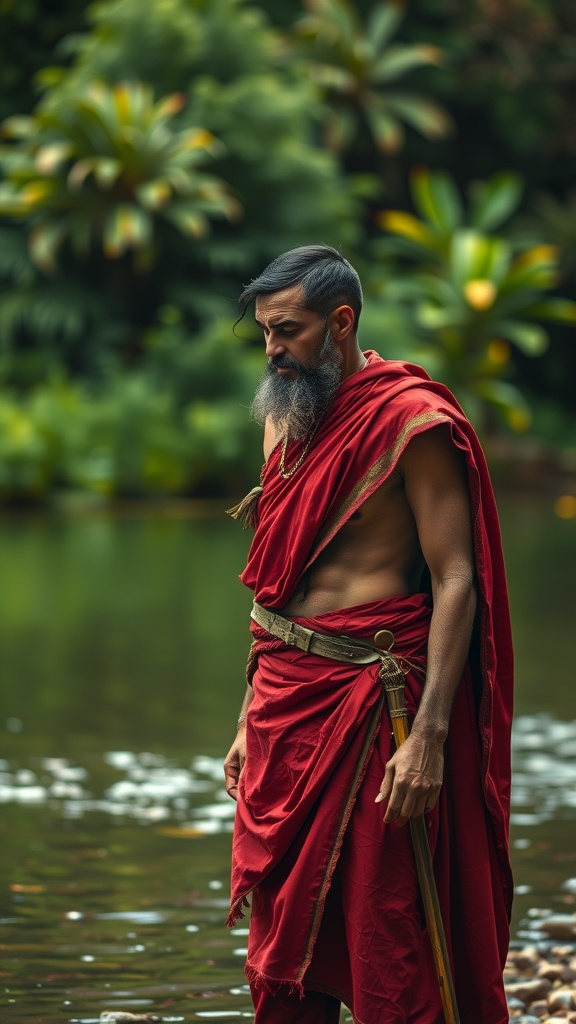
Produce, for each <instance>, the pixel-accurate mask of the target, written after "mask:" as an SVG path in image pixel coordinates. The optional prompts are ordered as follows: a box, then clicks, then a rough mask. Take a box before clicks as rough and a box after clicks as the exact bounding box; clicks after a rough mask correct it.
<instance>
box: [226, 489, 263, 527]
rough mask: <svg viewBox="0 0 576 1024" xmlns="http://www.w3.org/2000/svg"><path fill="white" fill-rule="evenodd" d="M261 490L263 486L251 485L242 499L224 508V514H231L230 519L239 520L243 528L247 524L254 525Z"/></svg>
mask: <svg viewBox="0 0 576 1024" xmlns="http://www.w3.org/2000/svg"><path fill="white" fill-rule="evenodd" d="M262 491H263V488H262V487H261V486H260V485H258V487H253V488H252V490H251V491H250V492H249V493H248V494H247V495H246V497H245V498H242V501H239V502H238V504H237V505H234V506H233V508H227V509H226V514H227V515H229V516H232V519H239V520H240V522H241V523H242V529H243V530H247V529H248V527H249V526H252V527H255V526H256V509H257V507H258V499H259V497H260V495H261V494H262Z"/></svg>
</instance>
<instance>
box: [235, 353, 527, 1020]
mask: <svg viewBox="0 0 576 1024" xmlns="http://www.w3.org/2000/svg"><path fill="white" fill-rule="evenodd" d="M367 356H368V365H367V367H366V368H365V369H364V370H363V371H361V372H359V373H357V374H354V375H353V376H351V377H349V378H347V379H346V380H345V381H344V382H343V383H342V384H341V386H340V388H339V391H338V393H337V395H336V397H335V399H334V402H333V404H332V406H331V407H330V410H329V414H328V415H327V417H326V419H325V420H324V422H323V424H322V426H321V428H320V429H319V431H318V433H317V434H316V436H315V438H314V440H313V442H312V444H311V445H310V448H309V451H308V453H307V455H306V458H305V460H304V462H303V464H302V466H301V467H300V468H299V469H298V472H297V473H296V474H294V476H292V477H290V478H289V479H284V478H283V477H282V476H281V475H280V474H279V472H278V461H279V451H278V449H276V450H275V451H274V452H273V453H272V455H271V456H270V458H269V460H268V463H267V466H266V468H265V472H264V475H263V493H262V495H261V497H260V502H259V508H258V521H257V526H256V532H255V535H254V540H253V543H252V546H251V549H250V554H249V558H248V564H247V567H246V570H245V572H244V573H243V576H242V579H243V581H244V583H245V584H246V585H247V586H249V587H251V588H252V589H253V590H254V592H255V598H256V600H257V601H258V602H259V603H260V604H262V605H264V606H265V607H268V608H275V609H280V608H282V607H283V606H284V605H285V604H286V602H287V600H288V599H289V597H290V596H291V594H292V593H293V591H294V589H295V587H296V585H297V583H298V581H299V579H300V577H301V576H302V573H303V572H304V571H305V570H306V568H308V567H309V566H310V565H311V564H312V563H313V561H314V559H315V558H316V557H317V556H318V554H319V553H320V551H322V550H323V549H324V548H325V546H326V545H327V544H328V543H329V542H330V540H331V539H332V537H334V536H335V534H336V533H337V531H338V530H339V528H340V527H341V526H342V524H343V523H344V522H345V521H346V519H347V518H348V517H349V516H350V515H352V514H353V512H354V511H355V510H356V509H357V508H358V507H359V506H360V505H361V504H362V503H363V502H364V501H365V500H366V499H367V497H369V495H370V494H371V493H373V492H374V490H375V489H376V488H377V487H379V486H380V484H381V483H382V482H383V480H385V479H386V477H387V476H388V475H389V473H390V472H392V470H393V469H394V467H395V465H396V463H397V461H398V459H399V458H400V456H401V454H402V451H403V450H404V448H405V446H406V445H407V444H408V442H409V441H410V438H411V437H413V436H414V435H415V434H417V433H420V432H421V431H422V430H428V429H433V428H434V427H435V426H437V425H439V424H447V425H448V426H449V428H450V431H451V436H452V439H453V442H454V444H455V445H457V446H458V447H459V448H460V449H461V450H462V451H463V453H464V455H465V458H466V462H467V465H468V476H469V485H470V495H471V502H472V512H473V523H474V546H475V558H476V572H477V581H476V582H477V590H478V612H477V629H476V634H475V638H474V640H473V644H472V649H471V658H470V665H469V667H468V668H467V670H466V672H465V676H464V678H463V680H462V683H461V685H460V687H459V690H458V693H457V696H456V699H455V703H454V708H453V713H452V717H451V724H450V732H449V738H448V741H447V744H446V773H445V783H444V786H443V790H442V796H441V800H440V802H439V805H438V809H437V810H435V812H434V813H433V814H432V816H431V817H430V824H429V828H430V837H431V841H432V845H433V847H434V863H435V872H436V876H437V884H438V889H439V895H440V900H441V904H442V908H443V914H444V919H445V923H446V927H447V931H448V941H449V944H450V947H451V949H452V956H453V963H454V972H455V983H456V989H457V997H458V1001H459V1006H460V1013H461V1016H462V1019H463V1021H466V1022H467V1024H480V1022H482V1024H503V1022H504V1021H507V1020H508V1014H507V1011H506V1006H505V1001H504V996H503V990H502V982H501V968H502V965H503V961H504V958H505V954H506V948H507V941H508V916H509V909H510V901H511V880H510V870H509V862H508V847H507V825H508V812H509V787H510V780H509V775H510V765H509V731H510V721H511V679H512V650H511V642H510V628H509V618H508V610H507V600H506V587H505V575H504V565H503V559H502V552H501V546H500V535H499V528H498V519H497V514H496V508H495V503H494V498H493V493H492V488H491V485H490V481H489V477H488V472H487V469H486V465H485V461H484V457H483V454H482V451H481V448H480V446H479V443H478V441H477V439H476V436H475V434H474V432H473V430H472V428H471V426H470V424H469V423H468V421H467V419H466V417H465V416H464V414H463V412H462V410H461V409H460V407H459V406H458V404H457V403H456V401H455V399H454V398H453V396H452V395H451V394H450V392H449V391H448V390H447V389H446V388H445V387H444V386H443V385H440V384H437V383H434V382H432V381H431V380H430V379H429V378H428V377H427V375H426V374H425V372H424V371H423V370H421V369H420V368H419V367H414V366H411V365H410V364H406V363H398V362H390V361H385V360H383V359H381V358H380V357H379V356H378V355H376V354H375V353H367ZM300 450H301V448H300V447H299V446H298V445H291V446H290V448H289V450H288V453H287V460H286V461H287V465H288V466H289V465H290V464H292V463H291V460H296V459H297V458H298V455H299V452H300ZM430 614H431V608H430V598H429V597H428V595H425V594H416V595H412V596H403V597H398V598H391V599H387V600H385V601H381V602H375V603H371V604H367V605H359V606H355V607H353V608H348V609H341V610H339V611H337V612H331V613H329V614H326V615H321V616H319V617H317V618H316V619H302V620H300V619H299V620H297V621H299V622H302V624H303V625H306V626H309V627H310V628H313V629H317V630H319V631H320V632H325V633H333V634H336V635H339V634H342V633H344V634H347V635H349V636H357V637H362V638H368V637H371V636H373V634H374V632H375V631H376V630H377V629H381V628H386V629H390V630H392V632H393V633H394V635H395V638H396V640H395V646H394V653H395V655H396V656H397V657H400V659H401V660H402V663H403V665H404V667H405V669H406V672H407V675H406V687H407V702H408V706H409V709H410V710H411V712H412V713H414V712H415V710H416V708H417V706H418V702H419V698H420V693H421V690H422V685H423V681H424V670H425V652H426V640H427V632H428V623H429V618H430ZM253 632H254V635H255V640H256V643H255V660H254V673H253V678H252V684H253V688H254V698H253V701H252V704H251V706H250V710H249V714H248V720H247V749H248V758H247V762H246V765H245V768H244V771H243V773H242V776H241V780H240V788H239V800H238V809H237V817H236V825H235V835H234V845H233V864H232V910H231V915H230V921H231V922H232V921H234V920H235V919H236V918H237V917H238V916H239V914H240V913H241V910H242V905H243V903H244V902H245V899H246V897H247V896H248V895H250V894H252V921H251V929H250V940H249V956H248V963H247V974H248V977H249V978H250V980H251V981H252V982H253V983H255V984H257V985H261V986H263V987H266V988H268V989H270V990H271V991H274V990H282V989H285V990H286V991H291V990H292V991H302V990H303V988H304V987H306V988H312V989H317V990H319V991H325V992H328V993H329V994H335V995H337V996H338V997H339V998H342V1000H343V1001H344V1002H346V1003H347V1005H349V1006H350V1007H351V1008H352V1009H353V1013H354V1015H355V1017H357V1019H358V1020H362V1021H363V1024H376V1022H377V1021H378V1024H380V1021H381V1020H382V1019H383V1018H384V1019H386V1020H387V1021H389V1022H390V1024H409V1022H412V1021H414V1022H415V1021H416V1020H418V1021H419V1022H420V1024H436V1022H439V1021H441V1020H442V1016H441V1011H440V1010H439V1005H438V1000H437V998H436V995H435V992H436V990H435V987H434V984H433V978H432V972H431V968H430V963H429V943H428V940H427V936H426V932H425V929H424V927H423V923H422V920H421V916H420V912H419V909H418V898H417V887H416V878H415V873H414V864H413V857H412V854H411V850H410V846H409V832H408V830H407V829H405V828H404V829H402V828H398V827H397V826H384V825H383V823H382V811H381V809H379V807H378V805H375V804H374V797H375V795H376V793H377V791H378V788H379V785H380V782H381V779H382V775H383V768H384V765H385V763H386V760H387V759H388V758H389V756H390V753H391V748H390V743H391V739H390V723H389V721H388V717H387V712H386V710H385V707H384V706H383V697H382V688H381V684H380V682H379V680H378V667H377V666H374V665H371V666H367V667H365V668H359V667H357V666H351V665H345V664H341V663H337V662H334V661H331V660H329V659H325V658H320V657H318V656H314V655H310V654H308V653H303V652H299V651H297V650H294V649H293V648H288V647H286V646H285V645H284V644H283V643H282V642H281V641H278V640H275V639H273V638H272V637H270V635H269V634H267V633H266V632H265V631H264V630H262V629H261V628H260V627H258V626H256V625H255V624H254V623H253ZM336 891H338V893H339V896H338V900H337V901H335V899H334V894H335V893H336ZM336 936H338V938H339V940H341V941H338V942H336V941H335V937H336ZM335 949H337V950H338V951H339V953H338V956H335V955H334V950H335ZM335 965H336V967H335ZM419 971H420V984H419V985H418V986H416V987H414V986H412V985H411V980H412V979H413V978H414V977H416V976H417V974H418V972H419ZM423 979H424V980H425V979H428V982H430V979H432V982H430V984H428V982H426V983H424V981H423ZM408 993H411V995H410V997H409V996H408ZM416 993H418V994H416ZM422 993H426V996H425V999H424V1003H422V998H423V996H422ZM419 1000H420V1002H419ZM424 1004H425V1005H424Z"/></svg>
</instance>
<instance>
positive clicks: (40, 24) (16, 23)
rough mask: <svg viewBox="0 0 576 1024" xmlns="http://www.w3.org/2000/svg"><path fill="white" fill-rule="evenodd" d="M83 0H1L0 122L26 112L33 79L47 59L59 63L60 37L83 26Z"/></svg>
mask: <svg viewBox="0 0 576 1024" xmlns="http://www.w3.org/2000/svg"><path fill="white" fill-rule="evenodd" d="M86 6H87V0H58V3H57V4H47V3H46V2H45V0H2V4H1V5H0V24H1V31H0V121H2V120H4V118H5V117H8V116H9V115H10V114H12V113H14V111H15V110H18V111H20V112H26V113H27V112H28V111H30V110H31V109H32V107H33V106H34V103H35V101H36V95H35V90H34V78H35V74H36V72H37V71H38V70H39V69H40V68H42V67H44V65H45V64H46V61H47V60H54V61H58V62H59V63H63V62H64V60H65V58H64V54H63V53H62V52H61V51H60V50H59V44H60V42H61V40H62V39H63V38H65V37H66V36H69V35H70V33H74V32H77V31H79V30H80V29H83V28H84V27H85V10H86Z"/></svg>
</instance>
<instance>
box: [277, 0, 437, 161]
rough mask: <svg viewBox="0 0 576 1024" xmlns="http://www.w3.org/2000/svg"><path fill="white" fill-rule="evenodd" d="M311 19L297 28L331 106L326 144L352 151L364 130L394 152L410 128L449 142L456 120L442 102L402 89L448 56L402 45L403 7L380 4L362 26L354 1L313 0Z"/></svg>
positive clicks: (301, 46) (327, 111) (327, 105)
mask: <svg viewBox="0 0 576 1024" xmlns="http://www.w3.org/2000/svg"><path fill="white" fill-rule="evenodd" d="M306 6H307V7H308V9H309V12H310V13H309V14H307V15H305V16H304V17H303V18H301V19H300V20H299V21H297V22H296V24H295V33H296V38H297V39H298V40H299V50H300V53H301V54H302V56H303V57H304V58H305V60H306V68H307V70H308V72H309V74H310V75H311V77H312V79H313V80H314V81H315V82H316V83H317V84H318V85H319V86H320V88H321V90H322V92H323V95H324V99H325V107H324V122H325V134H326V142H327V145H328V146H329V147H330V148H332V149H334V150H336V151H337V152H339V151H342V150H346V149H349V148H350V147H351V146H352V144H353V143H354V142H355V141H356V139H357V136H358V132H359V131H361V130H362V129H363V128H364V129H367V130H368V132H369V134H370V135H371V137H372V139H373V141H374V143H375V145H376V147H377V149H379V150H381V151H382V152H384V153H395V152H397V151H398V150H399V149H400V148H401V147H402V145H403V142H404V126H405V125H409V126H410V127H411V128H413V129H415V130H416V131H417V132H420V133H421V134H422V135H424V136H425V137H426V138H428V139H438V138H441V137H443V136H444V135H446V134H447V133H448V132H449V131H450V129H451V127H452V121H451V118H450V117H449V115H448V114H447V112H446V111H445V110H443V109H442V108H441V107H440V105H439V104H438V103H435V102H434V101H432V100H430V99H428V98H427V97H425V96H424V95H422V94H421V93H413V92H406V91H403V90H401V89H399V88H398V82H399V81H401V80H402V79H404V78H405V77H406V76H407V75H409V74H410V73H411V72H412V71H414V69H416V68H421V67H426V66H435V65H438V64H439V63H440V62H441V60H442V59H443V53H442V51H441V50H440V49H439V48H438V47H436V46H430V45H428V44H426V43H418V44H405V43H395V42H393V39H394V37H395V35H396V33H397V31H398V29H399V27H400V25H401V22H402V21H403V19H404V15H405V11H404V5H403V4H402V3H390V2H387V3H376V4H374V5H373V6H372V7H371V8H370V10H369V11H368V13H367V15H366V18H365V19H364V20H363V19H362V17H361V16H360V14H359V12H358V9H357V7H356V5H355V4H353V3H351V2H350V0H307V3H306Z"/></svg>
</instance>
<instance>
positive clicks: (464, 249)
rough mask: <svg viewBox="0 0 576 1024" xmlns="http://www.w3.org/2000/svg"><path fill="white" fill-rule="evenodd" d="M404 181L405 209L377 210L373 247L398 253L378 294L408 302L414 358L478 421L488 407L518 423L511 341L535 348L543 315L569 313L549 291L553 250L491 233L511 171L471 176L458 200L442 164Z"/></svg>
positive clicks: (520, 407)
mask: <svg viewBox="0 0 576 1024" xmlns="http://www.w3.org/2000/svg"><path fill="white" fill-rule="evenodd" d="M411 190H412V200H413V204H414V209H415V211H416V213H415V214H412V213H409V212H405V211H403V210H384V211H382V212H381V213H380V215H379V218H378V220H379V225H380V227H381V228H382V229H383V231H385V232H386V235H385V237H384V238H383V239H382V241H381V242H380V244H379V245H377V251H378V252H379V254H380V256H381V257H384V258H386V257H390V256H391V255H394V256H396V257H398V258H399V259H400V264H399V265H398V266H397V267H396V272H395V273H394V274H393V276H391V277H390V278H388V280H387V281H386V283H385V284H384V285H383V286H382V294H383V296H384V297H385V298H386V299H387V300H388V301H393V302H401V303H403V304H406V305H407V306H408V307H409V309H410V314H411V316H412V317H413V320H414V324H415V328H416V332H417V334H418V336H419V338H420V339H421V344H420V346H419V353H418V355H419V357H420V359H422V361H423V362H424V364H425V365H428V366H429V367H430V369H431V371H432V372H433V375H434V376H437V377H439V378H440V379H441V380H442V381H444V382H445V383H447V384H448V386H449V387H451V388H452V389H453V390H454V391H455V393H456V395H457V396H458V397H459V398H460V400H461V401H462V402H463V404H464V405H465V406H466V407H467V409H468V412H469V413H470V415H471V416H472V418H473V419H474V420H475V421H476V422H477V423H478V424H480V425H482V424H483V423H484V424H486V408H487V407H491V408H493V409H496V410H498V412H500V413H501V414H502V415H503V417H504V418H505V419H506V421H507V423H508V424H509V425H510V426H511V427H512V428H513V429H516V430H523V429H526V428H527V427H528V425H529V423H530V412H529V408H528V403H527V401H526V400H525V398H524V396H523V395H522V393H521V391H520V390H519V389H518V388H517V387H516V386H515V384H514V382H513V381H512V379H511V378H512V376H513V358H512V357H513V349H515V348H516V349H518V350H519V351H520V352H521V353H523V354H524V355H525V356H529V357H533V356H538V355H541V354H542V353H543V352H544V351H545V350H546V348H547V346H548V344H549V335H548V331H547V330H546V328H545V327H544V326H543V324H544V323H548V322H552V323H559V324H575V323H576V303H575V302H573V301H571V300H568V299H561V298H558V297H554V296H553V295H551V294H550V293H551V291H552V290H553V289H554V288H555V286H556V285H557V283H558V279H559V252H558V250H557V249H556V248H555V247H554V246H551V245H545V244H537V245H526V244H522V243H520V242H516V243H514V242H513V241H511V240H509V239H508V238H506V237H505V236H504V235H503V234H495V231H496V229H502V227H503V226H504V224H505V223H506V222H507V221H508V220H509V219H510V217H511V215H512V214H513V213H514V212H515V210H516V208H517V206H518V204H519V202H520V198H521V194H522V186H521V182H520V179H519V178H518V177H517V176H516V175H514V174H508V173H501V174H498V175H496V176H495V177H493V178H492V179H490V180H488V181H484V182H477V183H475V184H474V185H473V186H472V187H471V188H470V189H469V196H468V199H469V202H468V207H467V208H466V207H465V205H464V203H463V202H462V199H461V196H460V193H459V191H458V189H457V187H456V185H455V184H454V182H453V181H452V179H451V178H450V177H449V176H448V175H446V174H444V173H442V172H438V171H437V172H431V171H429V170H426V169H418V170H416V171H414V173H413V174H412V178H411ZM399 271H401V272H399Z"/></svg>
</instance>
